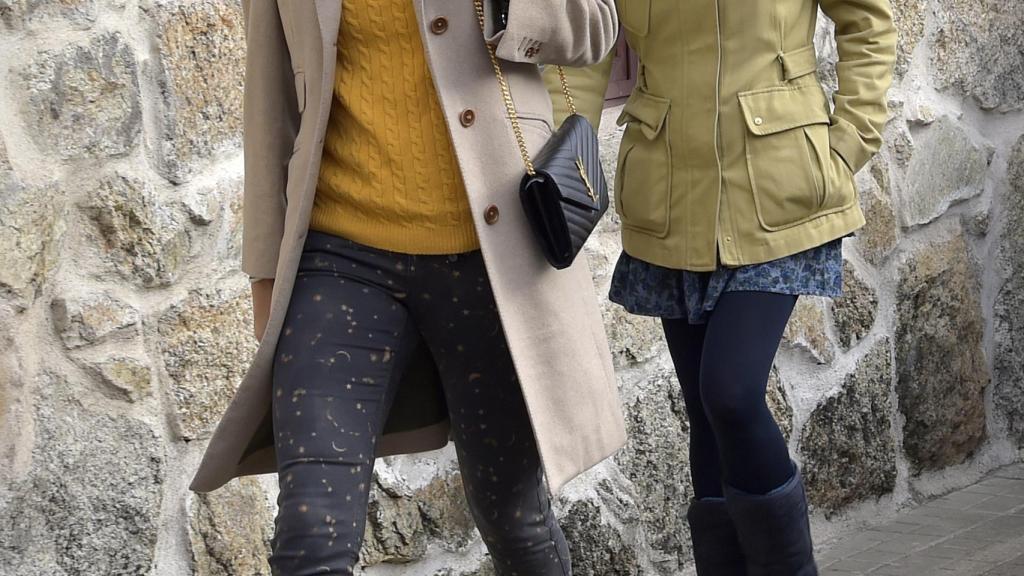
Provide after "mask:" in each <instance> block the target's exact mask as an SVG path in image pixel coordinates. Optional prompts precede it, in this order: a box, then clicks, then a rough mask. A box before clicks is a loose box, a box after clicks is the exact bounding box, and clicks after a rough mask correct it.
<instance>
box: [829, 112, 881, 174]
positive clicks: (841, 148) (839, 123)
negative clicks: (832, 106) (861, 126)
mask: <svg viewBox="0 0 1024 576" xmlns="http://www.w3.org/2000/svg"><path fill="white" fill-rule="evenodd" d="M828 138H829V147H830V148H832V150H834V151H835V152H836V154H838V155H839V157H840V158H842V159H843V161H844V162H846V165H847V166H849V167H850V171H851V172H853V173H854V174H856V173H857V172H858V171H859V170H860V169H861V168H863V167H864V165H865V164H867V163H868V161H869V160H871V156H872V155H873V154H874V152H875V151H874V150H872V149H871V148H870V147H868V146H866V145H865V144H864V141H863V140H861V137H860V134H859V133H858V132H857V129H856V128H855V127H854V126H853V124H851V123H849V122H847V121H846V120H843V119H842V118H840V117H838V116H833V117H832V125H831V126H829V128H828Z"/></svg>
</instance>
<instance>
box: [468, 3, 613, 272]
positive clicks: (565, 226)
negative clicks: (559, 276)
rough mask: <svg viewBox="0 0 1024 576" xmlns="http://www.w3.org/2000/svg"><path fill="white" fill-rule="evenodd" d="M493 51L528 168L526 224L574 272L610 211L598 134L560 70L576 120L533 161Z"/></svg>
mask: <svg viewBox="0 0 1024 576" xmlns="http://www.w3.org/2000/svg"><path fill="white" fill-rule="evenodd" d="M475 4H476V11H477V17H478V19H479V20H480V27H481V29H482V28H483V25H484V8H483V1H482V0H475ZM487 50H488V53H489V54H490V56H491V64H492V65H493V67H494V73H495V76H497V78H498V85H499V86H500V88H501V94H502V97H503V99H504V101H505V107H506V108H507V111H508V117H509V121H510V122H511V123H512V131H513V132H514V133H515V137H516V142H517V143H518V145H519V152H520V154H521V155H522V157H523V163H524V164H525V165H526V175H525V176H523V180H522V182H521V183H520V185H519V196H520V199H521V200H522V203H523V208H524V209H525V210H526V218H527V220H529V221H530V226H531V228H533V232H534V235H535V236H536V237H537V239H538V240H539V243H540V246H541V250H542V251H543V253H544V256H545V258H547V260H548V262H549V263H551V265H552V266H554V267H555V268H557V269H559V270H562V269H565V268H568V267H569V266H571V265H572V263H573V261H574V260H576V255H577V254H579V253H580V250H581V249H582V248H583V244H584V243H585V242H586V241H587V238H589V237H590V234H591V232H593V231H594V228H595V227H596V226H597V223H598V222H600V220H601V217H602V216H604V213H605V212H607V211H608V184H607V182H606V181H605V178H604V171H603V170H602V168H601V158H600V155H599V153H598V142H597V133H596V132H595V131H594V127H593V126H591V125H590V122H589V121H587V119H586V118H584V117H583V116H581V115H579V114H577V113H576V106H575V104H574V103H573V99H572V93H571V92H570V90H569V85H568V84H567V83H566V81H565V72H564V71H563V69H562V67H561V66H559V67H558V75H559V77H560V78H561V81H562V92H563V93H564V94H565V101H566V102H567V103H568V105H569V113H570V114H569V117H568V118H566V119H565V122H563V123H562V126H561V127H559V129H558V130H557V131H556V132H555V133H554V135H553V136H552V137H551V139H550V140H548V142H547V144H545V145H544V147H543V148H542V149H541V151H540V153H539V154H537V157H536V158H535V159H534V160H531V159H530V154H529V152H528V151H527V148H526V139H525V138H524V137H523V131H522V129H521V128H520V126H519V115H518V114H517V113H516V108H515V103H514V102H513V101H512V92H511V90H510V89H509V86H508V82H507V81H506V80H505V75H504V74H502V72H501V64H500V63H499V62H498V57H497V55H496V54H495V49H494V46H492V45H490V44H487Z"/></svg>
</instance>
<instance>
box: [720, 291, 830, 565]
mask: <svg viewBox="0 0 1024 576" xmlns="http://www.w3.org/2000/svg"><path fill="white" fill-rule="evenodd" d="M795 304H796V296H788V295H783V294H769V293H763V292H727V293H725V294H723V295H722V297H721V299H720V300H719V303H718V305H717V306H716V308H715V310H714V312H712V314H711V318H710V320H709V325H708V333H707V339H706V341H705V344H704V357H703V361H702V368H701V370H702V373H701V395H702V397H703V398H704V406H705V410H706V411H707V413H708V416H709V417H710V420H711V423H712V426H713V427H714V429H715V437H716V439H717V440H718V445H719V446H720V448H721V454H722V463H723V470H724V474H723V476H724V478H725V483H724V484H725V485H724V488H723V490H724V492H725V505H726V508H727V509H728V511H729V515H730V516H731V517H732V519H733V521H734V523H735V527H736V533H737V535H738V537H739V542H740V544H741V546H742V549H743V554H744V557H745V559H746V564H747V573H748V574H749V575H750V576H817V574H818V570H817V566H816V565H815V562H814V546H813V543H812V541H811V530H810V524H809V522H808V518H807V499H806V497H805V495H804V490H803V483H802V481H801V478H800V474H799V470H797V469H796V468H795V466H794V464H793V462H792V460H790V458H789V451H788V449H787V447H786V442H785V440H784V438H783V437H782V433H781V432H780V431H779V427H778V425H777V424H776V422H775V419H774V418H773V417H772V415H771V412H770V411H769V410H768V406H767V404H766V402H765V388H766V387H767V382H768V375H769V372H770V370H771V366H772V363H773V361H774V359H775V353H776V351H777V349H778V345H779V341H780V340H781V338H782V332H783V330H784V329H785V327H786V323H787V322H788V320H789V316H790V314H791V313H792V311H793V306H794V305H795Z"/></svg>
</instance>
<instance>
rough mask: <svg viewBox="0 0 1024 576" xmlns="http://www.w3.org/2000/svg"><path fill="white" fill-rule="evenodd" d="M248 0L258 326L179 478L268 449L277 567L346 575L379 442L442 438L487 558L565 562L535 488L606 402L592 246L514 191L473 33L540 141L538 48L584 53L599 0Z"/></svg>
mask: <svg viewBox="0 0 1024 576" xmlns="http://www.w3.org/2000/svg"><path fill="white" fill-rule="evenodd" d="M505 4H506V5H507V4H508V3H505ZM243 6H244V8H245V15H246V32H247V44H248V57H247V63H246V82H245V119H244V120H245V136H244V140H245V142H244V146H245V197H244V229H243V247H242V269H243V271H245V272H246V273H248V274H249V275H250V276H251V277H252V278H253V280H254V282H253V298H254V310H253V311H254V315H255V319H256V335H257V337H258V338H260V346H259V349H258V351H257V352H256V356H255V359H254V360H253V363H252V366H251V367H250V369H249V371H248V373H247V374H246V376H245V379H244V380H243V381H242V383H241V385H240V387H239V389H238V391H237V393H236V395H235V397H234V399H233V401H232V403H231V405H230V406H229V408H228V410H227V412H226V413H225V415H224V416H223V418H222V419H221V421H220V424H219V425H218V427H217V430H216V432H215V433H214V436H213V438H212V440H211V441H210V444H209V446H208V448H207V450H206V454H205V456H204V458H203V461H202V464H201V466H200V468H199V470H198V472H197V473H196V476H195V479H194V480H193V483H192V489H194V490H196V491H201V492H207V491H211V490H214V489H216V488H218V487H219V486H221V485H223V484H224V483H225V482H227V481H228V480H230V479H231V478H233V477H236V476H242V475H246V474H255V473H263V472H274V471H276V472H278V479H279V485H280V490H281V491H280V496H279V499H278V503H279V512H278V517H277V520H276V530H275V534H274V538H273V543H272V544H273V546H272V557H271V559H270V563H271V567H272V570H273V573H274V574H275V575H279V576H306V575H310V574H351V573H352V570H353V567H354V566H355V565H356V561H357V557H358V553H359V550H360V545H361V542H362V538H363V533H364V526H365V522H366V507H367V501H368V497H369V490H370V486H371V485H372V479H371V478H372V477H371V475H372V471H373V464H374V459H375V457H378V456H385V455H390V454H399V453H409V452H418V451H424V450H431V449H435V448H441V447H443V446H444V445H446V444H447V443H448V441H449V439H450V438H451V439H454V443H455V449H456V453H457V455H458V459H459V464H460V468H461V470H462V479H463V484H464V486H465V489H466V495H467V499H468V501H469V504H470V508H471V510H472V512H473V516H474V518H475V520H476V524H477V527H478V528H479V529H480V532H481V534H482V536H483V540H484V543H485V544H486V546H487V548H488V550H489V552H490V555H491V558H492V561H493V563H494V565H495V569H496V573H497V574H502V575H511V574H520V575H527V574H529V575H531V576H547V575H556V574H557V575H559V576H567V575H569V574H570V573H571V567H570V561H569V557H568V548H567V546H566V542H565V538H564V536H563V534H562V531H561V530H560V528H559V526H558V523H557V522H556V520H555V517H554V514H553V513H552V511H551V506H550V501H549V495H548V492H549V491H551V492H554V491H557V490H559V489H560V488H561V487H562V486H563V485H564V484H565V483H566V482H567V481H568V480H570V479H571V478H573V477H574V476H576V475H577V474H579V473H580V472H582V471H583V470H586V469H587V468H589V467H591V466H593V465H594V464H596V463H597V462H599V461H601V460H602V459H604V458H605V457H607V456H608V455H610V454H611V453H612V452H614V451H615V450H617V449H618V448H619V447H621V446H622V444H623V443H624V439H625V430H624V423H623V418H622V414H621V411H620V408H619V400H618V395H617V393H616V384H615V378H614V374H613V372H612V365H611V355H610V353H609V350H608V344H607V341H606V339H605V335H604V329H603V324H602V321H601V315H600V312H599V309H598V306H597V299H596V295H595V294H594V291H593V284H592V280H591V275H590V271H589V269H588V266H587V262H586V260H585V259H582V258H581V259H580V260H579V261H578V262H577V263H576V264H575V265H574V266H573V267H572V268H570V269H568V270H563V271H555V270H553V269H552V268H551V267H550V266H549V265H548V264H547V263H546V261H545V260H544V257H543V255H542V253H541V251H540V250H539V247H538V246H537V245H536V244H535V240H534V238H533V236H532V234H531V231H530V228H529V225H528V222H527V221H526V219H525V217H524V215H523V213H522V210H521V208H520V206H519V203H518V199H517V197H516V190H517V186H518V183H519V180H520V179H521V178H522V174H523V166H522V161H521V160H520V156H519V150H518V148H517V146H516V140H515V138H514V136H513V134H512V131H511V129H510V127H509V123H508V119H507V118H506V116H505V107H504V105H503V101H502V97H501V93H500V91H499V86H498V82H497V80H496V78H495V75H494V70H493V69H492V67H491V60H490V57H489V54H488V50H487V48H486V45H485V38H486V39H488V40H489V41H490V42H491V43H492V44H493V45H494V46H495V47H496V52H497V55H498V57H500V58H502V59H503V60H504V61H505V62H504V67H505V74H506V77H507V78H508V81H509V83H510V84H511V89H512V92H513V93H514V94H515V96H516V103H517V105H518V107H519V111H520V116H521V117H522V119H523V122H522V126H523V131H524V134H525V138H526V142H527V146H528V148H529V149H530V151H531V152H533V153H536V152H537V151H538V150H539V149H540V147H541V146H542V145H543V144H544V143H545V142H546V141H547V140H548V139H549V138H550V135H551V104H550V101H549V99H548V95H547V91H546V90H545V89H544V84H543V82H542V79H541V76H540V72H539V69H538V64H540V63H546V62H548V63H561V64H577V65H586V64H590V63H593V62H596V61H598V60H600V58H601V57H602V56H603V55H604V54H606V53H607V52H608V50H610V49H611V47H612V44H613V42H614V39H615V30H616V28H617V26H618V23H617V18H616V15H615V10H614V5H613V3H612V0H513V1H512V2H511V6H509V8H508V18H507V24H506V23H505V22H503V21H502V19H500V18H498V17H496V13H495V11H494V6H493V5H492V2H491V1H489V0H488V1H486V2H485V3H483V4H482V5H481V6H480V7H479V8H480V13H478V10H477V6H475V5H474V2H472V1H461V2H450V1H447V0H344V2H342V1H340V0H316V1H315V2H314V1H312V0H276V1H273V0H251V1H246V2H243ZM481 16H483V18H482V19H481V18H480V17H481ZM481 24H484V25H485V26H486V28H487V30H486V31H485V30H482V29H481ZM502 24H504V26H502ZM545 478H546V480H547V482H546V485H545V482H544V480H545Z"/></svg>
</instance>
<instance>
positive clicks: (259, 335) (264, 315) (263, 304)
mask: <svg viewBox="0 0 1024 576" xmlns="http://www.w3.org/2000/svg"><path fill="white" fill-rule="evenodd" d="M273 293H274V279H273V278H267V279H265V280H257V281H255V282H253V283H252V319H253V331H254V334H255V336H256V341H257V342H259V341H261V340H263V332H264V330H266V329H267V321H268V320H269V319H270V297H271V295H272V294H273Z"/></svg>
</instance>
